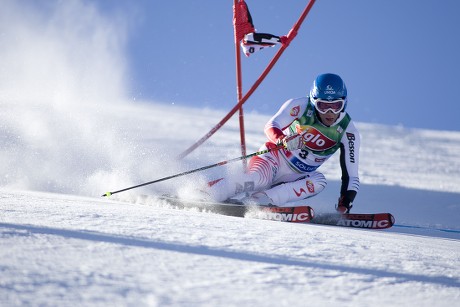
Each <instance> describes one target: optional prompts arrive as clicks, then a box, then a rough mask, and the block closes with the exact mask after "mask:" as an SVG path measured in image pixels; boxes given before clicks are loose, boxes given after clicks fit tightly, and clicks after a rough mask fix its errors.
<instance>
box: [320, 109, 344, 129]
mask: <svg viewBox="0 0 460 307" xmlns="http://www.w3.org/2000/svg"><path fill="white" fill-rule="evenodd" d="M318 115H319V119H320V120H321V122H322V123H323V124H324V125H326V126H328V127H329V126H331V125H332V124H333V123H335V121H336V120H337V118H339V115H340V113H338V114H334V112H332V111H331V110H329V111H327V112H326V114H321V113H319V112H318Z"/></svg>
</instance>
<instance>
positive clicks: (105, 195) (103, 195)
mask: <svg viewBox="0 0 460 307" xmlns="http://www.w3.org/2000/svg"><path fill="white" fill-rule="evenodd" d="M110 195H112V193H110V192H107V193H104V194H102V195H101V197H109V196H110Z"/></svg>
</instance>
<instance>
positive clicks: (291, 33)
mask: <svg viewBox="0 0 460 307" xmlns="http://www.w3.org/2000/svg"><path fill="white" fill-rule="evenodd" d="M315 1H316V0H310V2H308V4H307V6H306V7H305V9H304V10H303V12H302V14H301V15H300V17H299V19H298V20H297V22H296V23H295V24H294V26H293V27H292V29H291V30H290V31H289V33H288V35H287V36H286V39H285V40H284V42H283V44H282V46H281V48H280V49H279V50H278V52H277V53H276V54H275V56H274V57H273V59H272V60H271V61H270V63H269V64H268V66H267V67H266V68H265V70H264V71H263V72H262V74H261V75H260V76H259V78H258V79H257V80H256V82H254V84H253V85H252V87H251V88H250V89H249V91H248V92H247V93H246V94H245V95H244V96H243V97H242V98H241V100H240V101H239V102H238V103H237V104H236V105H235V106H234V107H233V109H232V110H231V111H230V112H229V113H228V114H227V115H226V116H225V117H224V118H223V119H222V120H221V121H220V122H219V123H218V124H217V125H216V126H214V128H212V129H211V130H210V131H209V132H208V133H206V134H205V135H204V136H203V137H202V138H201V139H199V140H198V141H197V142H195V144H193V145H192V146H190V147H189V148H188V149H186V150H185V151H184V152H182V153H181V154H180V155H179V156H178V157H177V158H178V159H183V158H185V157H186V156H187V155H188V154H189V153H191V152H192V151H194V150H195V149H196V148H197V147H198V146H200V145H201V144H203V143H204V142H205V141H206V140H207V139H209V138H210V137H211V136H212V135H213V134H214V133H216V131H217V130H219V129H220V128H221V127H222V126H223V125H224V124H225V123H226V122H227V121H228V120H229V119H230V118H231V117H232V116H233V115H234V114H235V113H236V111H238V110H239V109H240V108H241V106H242V105H243V104H244V103H245V102H246V100H248V98H249V97H250V96H251V95H252V93H254V91H255V90H256V89H257V87H259V85H260V84H261V83H262V81H263V80H264V79H265V77H266V76H267V75H268V73H269V72H270V71H271V69H272V68H273V66H274V65H275V64H276V62H277V61H278V59H279V58H280V57H281V55H282V54H283V52H284V50H285V49H286V48H287V47H288V46H289V44H290V43H291V41H292V40H293V39H294V37H295V36H296V35H297V32H298V30H299V28H300V26H301V25H302V23H303V21H304V20H305V18H306V17H307V15H308V13H309V12H310V10H311V8H312V7H313V4H315Z"/></svg>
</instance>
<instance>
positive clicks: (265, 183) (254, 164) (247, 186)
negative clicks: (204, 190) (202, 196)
mask: <svg viewBox="0 0 460 307" xmlns="http://www.w3.org/2000/svg"><path fill="white" fill-rule="evenodd" d="M273 146H275V147H276V145H275V144H273V143H270V142H267V143H266V144H265V146H263V147H261V149H260V150H265V149H267V148H271V147H273ZM278 166H279V153H278V151H272V152H269V153H266V154H264V155H261V156H255V157H253V158H252V159H251V160H250V161H249V167H248V172H246V173H244V174H242V175H239V176H233V177H232V176H231V177H227V178H221V179H218V180H215V181H213V182H210V183H209V186H210V189H209V191H208V193H209V194H210V196H211V198H212V199H214V200H215V201H224V200H226V199H228V198H230V197H232V196H234V195H236V194H239V193H241V192H253V191H260V190H264V189H266V188H268V187H270V186H271V185H272V182H273V178H275V176H276V172H277V170H278Z"/></svg>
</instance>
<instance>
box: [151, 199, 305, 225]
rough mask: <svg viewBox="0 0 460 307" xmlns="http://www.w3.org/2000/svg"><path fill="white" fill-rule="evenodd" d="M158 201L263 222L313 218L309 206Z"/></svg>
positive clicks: (181, 200) (179, 200) (297, 220)
mask: <svg viewBox="0 0 460 307" xmlns="http://www.w3.org/2000/svg"><path fill="white" fill-rule="evenodd" d="M158 199H160V200H163V201H166V202H167V203H168V204H170V205H173V206H175V207H177V208H179V209H184V208H195V209H198V210H202V211H206V212H212V213H218V214H223V215H229V216H236V217H245V216H246V217H251V218H257V219H263V220H272V221H282V222H291V223H308V222H309V221H310V220H311V219H312V218H313V209H312V208H311V207H310V206H297V207H272V206H263V205H250V206H247V205H244V204H242V203H237V202H223V203H219V202H210V201H201V200H184V199H181V198H177V197H174V196H166V195H163V196H160V197H158Z"/></svg>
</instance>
